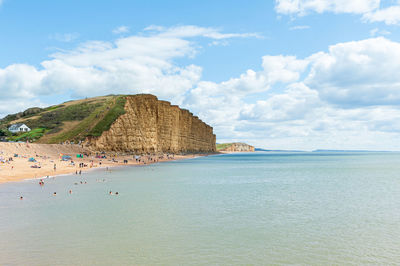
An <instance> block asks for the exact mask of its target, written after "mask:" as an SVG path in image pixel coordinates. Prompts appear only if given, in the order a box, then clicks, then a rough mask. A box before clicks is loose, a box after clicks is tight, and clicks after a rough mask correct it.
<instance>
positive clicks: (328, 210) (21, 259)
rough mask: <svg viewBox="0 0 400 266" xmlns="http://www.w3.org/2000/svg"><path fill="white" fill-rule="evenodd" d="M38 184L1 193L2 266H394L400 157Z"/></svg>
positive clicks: (277, 160) (202, 165)
mask: <svg viewBox="0 0 400 266" xmlns="http://www.w3.org/2000/svg"><path fill="white" fill-rule="evenodd" d="M81 181H82V183H81ZM44 182H45V185H44V186H40V185H39V184H38V180H26V181H23V182H16V183H6V184H1V185H0V265H400V153H394V152H292V153H290V152H255V153H240V154H239V153H238V154H224V155H212V156H207V157H199V158H195V159H188V160H181V161H172V162H165V163H158V164H153V165H147V166H127V167H116V168H112V169H109V171H107V170H106V169H98V170H94V171H90V172H88V173H84V174H83V175H81V176H80V175H70V176H59V177H56V178H49V179H45V180H44ZM69 190H71V192H72V193H71V194H70V193H69ZM110 191H111V192H112V195H110ZM54 192H56V195H53V193H54ZM116 192H118V195H116ZM20 196H23V199H22V200H21V199H20Z"/></svg>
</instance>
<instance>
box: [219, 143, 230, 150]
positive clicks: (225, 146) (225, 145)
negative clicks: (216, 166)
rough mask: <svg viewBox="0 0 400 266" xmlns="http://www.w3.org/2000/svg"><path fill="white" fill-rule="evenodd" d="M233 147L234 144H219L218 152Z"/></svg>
mask: <svg viewBox="0 0 400 266" xmlns="http://www.w3.org/2000/svg"><path fill="white" fill-rule="evenodd" d="M230 146H232V143H221V144H217V151H220V150H225V149H226V148H228V147H230Z"/></svg>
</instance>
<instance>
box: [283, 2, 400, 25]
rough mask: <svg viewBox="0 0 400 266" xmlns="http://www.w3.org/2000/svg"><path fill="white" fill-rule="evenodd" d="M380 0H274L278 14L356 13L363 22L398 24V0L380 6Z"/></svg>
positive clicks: (399, 6) (399, 13) (399, 17)
mask: <svg viewBox="0 0 400 266" xmlns="http://www.w3.org/2000/svg"><path fill="white" fill-rule="evenodd" d="M382 2H383V1H381V0H351V1H349V0H275V10H276V12H277V13H279V14H283V15H294V16H305V15H309V14H311V13H318V14H322V13H326V12H330V13H335V14H357V15H361V16H362V20H363V21H365V22H383V23H385V24H386V25H399V23H400V2H399V1H397V2H395V3H392V5H389V6H387V7H382Z"/></svg>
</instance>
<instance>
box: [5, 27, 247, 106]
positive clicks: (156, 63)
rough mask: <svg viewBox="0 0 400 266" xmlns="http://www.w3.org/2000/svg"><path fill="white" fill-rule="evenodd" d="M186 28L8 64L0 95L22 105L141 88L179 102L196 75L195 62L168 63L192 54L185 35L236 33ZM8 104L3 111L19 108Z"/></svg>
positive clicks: (85, 45)
mask: <svg viewBox="0 0 400 266" xmlns="http://www.w3.org/2000/svg"><path fill="white" fill-rule="evenodd" d="M190 29H191V30H193V32H191V33H189V32H187V31H186V30H185V28H184V27H175V28H172V29H169V28H165V29H163V30H159V31H157V32H147V34H138V35H132V36H129V37H124V38H119V39H117V40H116V41H114V42H103V41H90V42H86V43H83V44H81V45H79V46H78V47H77V48H76V49H73V50H70V51H62V52H58V53H55V54H52V55H50V59H48V60H46V61H43V62H41V63H40V67H34V66H31V65H28V64H14V65H10V66H7V67H5V68H0V91H1V99H19V101H20V102H25V103H28V102H29V100H37V99H38V97H41V96H42V95H54V94H55V93H60V94H66V93H67V94H71V95H73V96H74V97H86V96H94V95H102V94H109V93H132V94H134V93H143V92H145V93H153V94H156V95H158V96H159V97H161V98H164V99H169V100H172V101H174V103H180V102H182V100H183V97H184V95H185V93H186V92H188V91H189V90H190V89H191V88H193V86H194V85H195V84H197V83H198V82H199V80H200V78H201V73H202V68H201V67H199V66H195V65H190V64H189V65H184V66H180V65H177V64H176V63H174V60H175V59H177V58H182V57H192V56H194V55H195V54H196V52H197V49H198V46H196V44H195V43H194V42H191V41H188V40H187V39H186V38H189V37H196V36H197V37H204V38H208V39H211V40H214V39H218V40H223V39H224V38H234V37H236V35H235V34H229V33H228V34H225V33H219V32H218V31H217V30H215V29H210V28H201V27H194V26H190ZM185 32H186V33H185ZM237 37H244V35H238V36H237ZM28 106H29V105H28V104H27V105H26V107H28ZM8 107H9V109H8V112H7V113H11V112H14V111H20V108H21V106H15V105H9V106H8ZM3 114H5V113H3Z"/></svg>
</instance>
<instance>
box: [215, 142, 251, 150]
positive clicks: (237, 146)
mask: <svg viewBox="0 0 400 266" xmlns="http://www.w3.org/2000/svg"><path fill="white" fill-rule="evenodd" d="M217 150H218V151H221V152H254V151H255V148H254V147H253V146H251V145H248V144H246V143H240V142H235V143H223V144H217Z"/></svg>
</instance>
